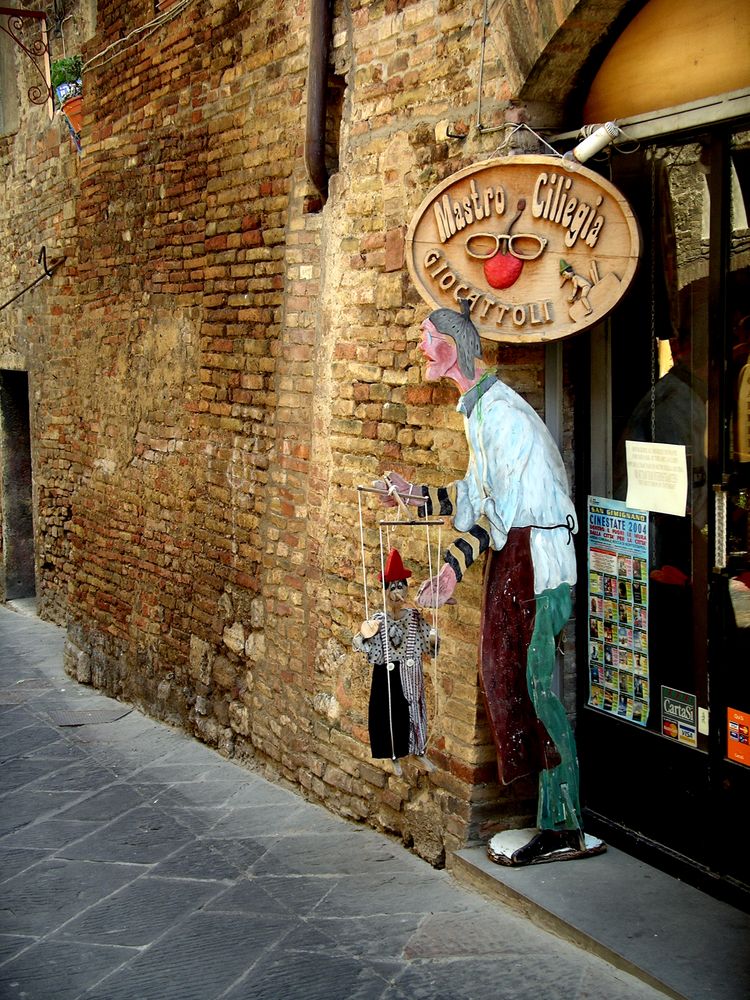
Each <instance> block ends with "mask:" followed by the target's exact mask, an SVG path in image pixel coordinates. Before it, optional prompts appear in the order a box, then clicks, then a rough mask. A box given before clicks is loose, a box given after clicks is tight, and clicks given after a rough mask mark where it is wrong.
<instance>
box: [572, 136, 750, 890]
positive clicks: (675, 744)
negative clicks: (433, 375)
mask: <svg viewBox="0 0 750 1000" xmlns="http://www.w3.org/2000/svg"><path fill="white" fill-rule="evenodd" d="M749 156H750V133H749V132H748V131H747V130H746V129H743V128H738V127H736V126H735V127H729V126H724V127H721V128H713V129H711V130H710V131H708V130H707V131H705V132H696V133H695V134H693V135H690V136H680V137H679V138H672V139H669V140H664V139H661V140H659V141H657V142H654V143H652V144H650V145H644V146H643V147H641V148H639V149H638V150H637V151H635V152H633V153H632V154H631V155H630V156H619V157H617V156H615V157H613V158H612V160H611V164H610V168H611V179H612V180H613V182H614V183H615V185H616V186H617V187H618V188H619V189H620V190H621V191H622V192H623V193H624V194H625V196H626V197H627V198H628V200H629V201H630V203H631V205H632V207H633V209H634V211H635V213H636V215H637V217H638V220H639V224H640V226H641V231H642V234H643V245H644V250H643V258H642V264H641V268H640V271H639V274H638V276H637V279H636V281H635V282H634V284H633V286H632V289H631V291H630V292H629V294H628V297H627V298H626V300H624V301H623V302H622V303H621V305H620V307H619V308H618V309H617V311H616V313H615V314H614V316H613V317H612V318H611V320H610V321H609V322H608V324H607V325H606V328H599V329H597V330H595V331H593V332H592V335H591V338H590V341H589V358H588V362H589V365H590V372H591V377H590V394H589V396H588V399H587V400H586V401H585V402H584V403H583V404H582V406H581V412H580V413H579V421H580V422H579V428H580V429H581V433H583V432H584V428H585V432H586V433H587V434H588V438H589V442H590V447H589V448H588V449H581V451H582V452H583V451H586V453H587V454H586V457H585V459H584V461H583V462H582V466H581V468H580V470H579V479H578V482H579V483H584V484H587V486H588V491H587V492H588V495H589V498H593V499H589V501H588V503H585V502H583V503H581V511H580V519H581V524H582V525H583V524H589V518H590V517H591V518H592V520H591V524H590V525H589V526H590V528H591V531H592V532H593V534H594V535H596V531H597V528H596V524H595V522H594V520H593V518H594V517H595V516H599V517H602V516H609V515H612V514H614V515H616V514H617V512H618V509H619V508H618V504H625V505H626V511H625V513H626V515H627V512H628V511H629V510H641V509H642V508H641V507H639V506H638V501H637V496H636V499H635V500H634V499H633V496H632V494H631V492H630V490H629V487H630V486H632V485H633V482H634V480H635V466H634V465H633V463H634V462H635V461H636V458H635V457H634V456H635V454H636V451H637V449H633V447H632V444H631V445H629V444H628V442H635V443H636V444H637V445H638V444H645V445H646V448H645V449H641V452H640V454H642V455H646V457H647V460H648V461H651V460H652V459H653V458H654V456H656V457H658V455H657V452H658V449H654V448H651V446H652V445H670V446H672V448H671V449H669V452H668V455H667V457H668V459H669V461H675V462H676V465H675V466H673V471H674V469H675V468H676V469H677V471H678V472H681V473H682V474H683V475H684V480H685V481H686V490H685V491H684V495H685V500H684V509H683V510H682V511H678V512H672V513H665V512H662V511H658V510H653V509H650V510H649V509H646V510H645V515H646V517H645V520H644V522H643V523H644V525H645V536H644V537H645V538H646V539H647V545H646V546H645V549H644V551H642V552H635V553H634V552H633V551H628V550H627V547H625V548H624V549H623V551H622V552H621V553H620V554H619V557H618V558H619V561H615V560H613V559H612V560H610V562H609V563H607V562H606V559H605V558H604V557H600V556H599V555H597V554H596V553H595V549H596V545H595V542H593V541H592V542H591V543H589V544H588V545H586V546H585V552H584V553H583V556H584V559H585V567H584V565H582V566H581V572H580V573H579V579H580V580H581V581H587V582H588V593H587V594H586V595H584V594H580V593H579V606H583V600H586V601H587V603H586V605H585V608H583V609H582V612H583V613H581V614H580V616H579V649H580V650H581V660H580V664H579V668H580V669H579V676H580V679H581V684H580V689H581V702H582V704H581V709H580V712H579V716H578V732H577V737H578V746H579V756H580V760H581V776H582V797H583V802H584V806H585V811H586V814H587V823H588V825H589V826H591V827H592V828H593V829H595V830H596V831H597V832H600V833H602V834H604V836H605V837H607V838H608V839H609V840H610V842H613V843H620V844H621V845H622V846H624V847H626V848H628V849H631V850H635V851H636V852H637V853H641V854H643V855H644V856H645V857H647V858H648V859H649V860H655V861H657V862H659V861H661V862H662V863H663V864H664V865H666V866H668V867H670V866H671V867H676V868H678V869H680V871H681V873H682V874H686V875H687V877H692V878H693V880H694V881H696V880H697V881H699V882H704V883H705V885H706V887H707V888H709V889H712V890H715V891H717V892H719V893H722V892H725V893H726V894H732V893H734V894H736V895H738V896H740V897H742V898H743V899H745V898H746V899H748V900H750V864H749V863H748V858H747V851H746V848H745V846H744V844H743V839H744V838H743V836H742V831H743V828H744V821H743V820H742V818H741V817H742V816H743V815H744V811H745V808H746V803H747V801H748V795H749V794H750V747H748V725H749V724H750V559H749V557H748V549H749V548H750V545H749V544H748V541H749V536H748V528H749V524H750V521H749V516H750V445H749V443H748V442H749V440H750V319H749V318H748V317H750V230H748V220H747V214H748V212H750V173H749V171H748V157H749ZM580 395H584V394H580ZM670 475H671V474H670ZM666 478H669V477H667V476H666V475H665V479H666ZM584 492H586V489H585V486H584V490H582V491H580V492H579V496H580V495H581V493H584ZM679 492H680V490H679V488H677V489H676V491H673V493H676V494H677V495H679ZM599 501H601V502H600V503H599V506H598V507H596V508H595V505H596V504H597V502H599ZM592 509H596V510H597V511H598V515H594V514H591V511H592ZM604 549H606V546H604V547H603V550H604ZM597 551H598V550H597ZM597 560H598V561H597ZM745 894H747V896H745Z"/></svg>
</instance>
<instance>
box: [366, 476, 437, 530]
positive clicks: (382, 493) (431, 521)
mask: <svg viewBox="0 0 750 1000" xmlns="http://www.w3.org/2000/svg"><path fill="white" fill-rule="evenodd" d="M357 491H358V492H359V493H375V494H377V495H378V496H379V497H388V496H394V497H396V499H397V500H398V501H399V504H400V505H401V507H402V508H403V509H404V510H406V509H407V506H406V501H407V500H414V494H413V493H401V492H399V491H398V490H377V489H375V487H374V486H358V487H357ZM379 523H380V524H381V525H383V526H384V527H386V526H387V527H396V526H398V525H399V524H414V525H417V524H424V525H428V526H440V525H443V524H445V521H444V520H442V518H428V517H420V518H417V519H410V520H408V521H404V520H400V521H380V522H379Z"/></svg>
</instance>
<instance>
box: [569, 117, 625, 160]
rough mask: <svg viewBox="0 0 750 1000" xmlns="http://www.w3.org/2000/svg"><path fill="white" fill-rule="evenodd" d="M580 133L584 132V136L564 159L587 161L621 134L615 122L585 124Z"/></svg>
mask: <svg viewBox="0 0 750 1000" xmlns="http://www.w3.org/2000/svg"><path fill="white" fill-rule="evenodd" d="M590 130H593V131H590ZM587 133H588V134H587ZM579 134H582V135H583V136H584V138H583V139H582V140H581V142H579V143H578V145H577V146H576V147H575V149H571V150H570V152H568V153H566V154H565V156H564V157H563V159H566V160H575V161H576V162H577V163H585V162H586V160H590V159H591V157H592V156H594V155H595V154H596V153H599V152H600V151H601V150H602V149H604V147H605V146H608V145H609V144H610V143H611V142H613V141H614V140H615V139H616V138H617V136H618V135H620V129H619V128H618V127H617V125H615V123H614V122H605V123H604V124H603V125H589V126H585V127H584V128H582V129H581V133H579Z"/></svg>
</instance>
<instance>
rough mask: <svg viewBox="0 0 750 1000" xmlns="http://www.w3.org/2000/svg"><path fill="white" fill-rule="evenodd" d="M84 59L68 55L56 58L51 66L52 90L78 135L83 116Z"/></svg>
mask: <svg viewBox="0 0 750 1000" xmlns="http://www.w3.org/2000/svg"><path fill="white" fill-rule="evenodd" d="M82 73H83V60H82V58H81V56H79V55H76V56H66V57H65V58H64V59H56V60H55V61H54V62H53V63H52V66H51V74H50V76H51V81H52V90H53V92H54V94H55V99H56V103H57V105H58V107H59V108H60V110H61V111H62V113H63V114H64V115H65V117H66V118H67V119H68V121H69V123H70V127H71V129H72V131H73V132H75V134H76V135H78V134H79V133H80V131H81V119H82V116H83V112H82V108H81V104H82V98H81V93H82V91H83V84H82V82H81V76H82Z"/></svg>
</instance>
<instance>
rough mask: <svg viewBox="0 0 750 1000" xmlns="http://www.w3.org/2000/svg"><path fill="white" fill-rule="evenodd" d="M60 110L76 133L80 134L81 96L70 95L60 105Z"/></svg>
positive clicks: (81, 116) (81, 118)
mask: <svg viewBox="0 0 750 1000" xmlns="http://www.w3.org/2000/svg"><path fill="white" fill-rule="evenodd" d="M62 112H63V114H64V115H65V117H66V118H67V119H68V121H69V122H70V126H71V128H72V129H73V131H74V132H75V133H76V134H80V131H81V123H82V120H83V98H82V97H71V98H70V99H69V100H67V101H66V102H65V103H64V104H63V106H62Z"/></svg>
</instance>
